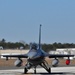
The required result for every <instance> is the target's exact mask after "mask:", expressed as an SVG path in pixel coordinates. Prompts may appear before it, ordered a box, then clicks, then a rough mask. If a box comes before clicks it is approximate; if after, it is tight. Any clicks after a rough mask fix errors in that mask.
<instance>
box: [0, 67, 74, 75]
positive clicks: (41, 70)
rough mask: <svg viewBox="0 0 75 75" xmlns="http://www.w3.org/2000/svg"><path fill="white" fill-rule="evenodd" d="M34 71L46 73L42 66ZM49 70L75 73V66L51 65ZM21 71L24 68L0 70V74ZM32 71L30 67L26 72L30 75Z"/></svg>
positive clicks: (66, 74)
mask: <svg viewBox="0 0 75 75" xmlns="http://www.w3.org/2000/svg"><path fill="white" fill-rule="evenodd" d="M36 71H37V73H47V71H46V70H45V69H44V68H37V69H36ZM51 71H52V73H57V75H60V74H59V73H65V75H68V74H71V75H73V74H74V75H75V67H52V68H51ZM23 72H24V69H11V70H0V75H22V74H23ZM29 73H30V74H29ZM32 73H34V70H33V69H30V70H29V71H28V74H29V75H31V74H32ZM23 75H24V74H23ZM39 75H41V74H39Z"/></svg>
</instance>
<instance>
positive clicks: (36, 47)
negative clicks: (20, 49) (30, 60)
mask: <svg viewBox="0 0 75 75" xmlns="http://www.w3.org/2000/svg"><path fill="white" fill-rule="evenodd" d="M30 49H34V50H37V49H38V45H37V44H36V43H30Z"/></svg>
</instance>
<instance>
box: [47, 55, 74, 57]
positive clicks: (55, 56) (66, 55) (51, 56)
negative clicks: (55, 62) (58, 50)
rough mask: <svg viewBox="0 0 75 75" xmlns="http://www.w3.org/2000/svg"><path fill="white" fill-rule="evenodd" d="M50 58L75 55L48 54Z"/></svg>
mask: <svg viewBox="0 0 75 75" xmlns="http://www.w3.org/2000/svg"><path fill="white" fill-rule="evenodd" d="M47 56H48V57H49V58H62V57H68V58H69V57H74V55H69V54H68V55H66V54H48V55H47Z"/></svg>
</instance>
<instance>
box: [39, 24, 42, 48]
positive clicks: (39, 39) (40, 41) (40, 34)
mask: <svg viewBox="0 0 75 75" xmlns="http://www.w3.org/2000/svg"><path fill="white" fill-rule="evenodd" d="M41 26H42V25H41V24H40V28H39V49H40V48H41Z"/></svg>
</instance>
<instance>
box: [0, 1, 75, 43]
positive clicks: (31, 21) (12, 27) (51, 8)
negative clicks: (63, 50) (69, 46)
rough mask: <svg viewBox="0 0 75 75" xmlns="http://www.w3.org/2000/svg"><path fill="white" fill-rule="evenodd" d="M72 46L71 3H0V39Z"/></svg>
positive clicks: (74, 19)
mask: <svg viewBox="0 0 75 75" xmlns="http://www.w3.org/2000/svg"><path fill="white" fill-rule="evenodd" d="M40 24H42V43H54V42H61V43H66V42H68V43H75V0H0V39H2V38H4V39H5V40H6V41H12V42H18V41H20V40H24V41H25V42H26V43H30V42H37V43H38V37H39V36H38V33H39V31H38V30H39V25H40Z"/></svg>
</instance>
